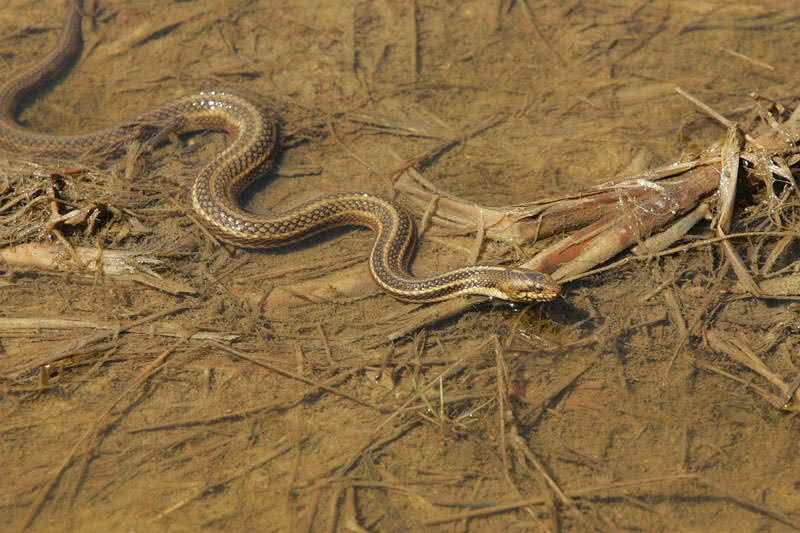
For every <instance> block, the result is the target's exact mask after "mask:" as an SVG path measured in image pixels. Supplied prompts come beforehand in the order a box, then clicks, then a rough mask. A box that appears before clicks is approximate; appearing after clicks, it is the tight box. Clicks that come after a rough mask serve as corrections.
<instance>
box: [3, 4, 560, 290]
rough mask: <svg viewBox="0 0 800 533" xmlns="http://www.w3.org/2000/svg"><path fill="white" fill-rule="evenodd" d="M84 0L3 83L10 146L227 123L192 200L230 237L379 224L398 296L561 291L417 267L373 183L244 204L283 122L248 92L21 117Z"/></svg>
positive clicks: (523, 278)
mask: <svg viewBox="0 0 800 533" xmlns="http://www.w3.org/2000/svg"><path fill="white" fill-rule="evenodd" d="M81 9H82V0H71V1H70V5H69V13H68V15H67V18H66V21H65V23H64V30H63V32H62V34H61V38H60V40H59V43H58V45H57V46H56V47H55V48H54V49H53V50H52V51H51V52H50V53H49V54H48V55H47V56H46V57H45V58H44V59H42V61H41V62H39V63H37V64H36V65H34V66H33V67H31V68H29V69H27V70H25V71H23V72H20V73H18V74H16V75H13V76H11V77H10V78H9V79H8V80H7V81H6V82H5V83H4V84H3V85H2V86H0V150H1V151H4V152H6V153H12V154H17V155H21V156H26V157H37V156H38V157H51V158H60V159H77V158H79V157H84V156H86V155H87V154H88V155H98V156H99V155H101V154H108V153H109V152H115V151H118V150H120V149H122V148H123V147H124V146H125V144H126V143H128V142H130V141H132V140H138V141H153V140H154V139H156V138H160V137H161V136H162V135H163V134H164V133H165V132H176V133H182V132H188V131H196V130H220V131H225V132H227V133H228V134H230V136H231V138H232V141H231V143H230V144H229V145H228V147H227V148H226V149H225V150H223V151H222V152H221V153H219V154H218V155H217V156H216V157H214V159H213V160H212V161H210V162H209V163H208V164H207V165H206V166H205V167H203V169H202V170H201V171H200V173H199V174H198V175H197V177H196V179H195V181H194V183H193V185H192V188H191V202H192V207H193V209H194V210H195V211H196V213H197V214H198V216H199V218H200V219H201V221H202V222H203V223H204V225H206V226H207V227H208V228H209V230H210V231H211V232H212V233H213V234H214V235H215V236H216V237H217V238H219V239H220V240H222V241H224V242H227V243H230V244H233V245H236V246H241V247H245V248H270V247H277V246H283V245H285V244H289V243H292V242H296V241H299V240H302V239H305V238H306V237H308V236H310V235H313V234H316V233H318V232H320V231H323V230H326V229H328V228H332V227H336V226H342V225H360V226H367V227H370V228H372V229H373V230H374V231H375V232H376V234H377V235H376V238H375V244H374V246H373V248H372V252H371V253H370V259H369V265H370V271H371V273H372V275H373V277H374V278H375V280H376V281H377V283H378V285H380V287H381V288H382V289H383V290H385V291H386V292H388V293H389V294H391V295H392V296H394V297H396V298H398V299H401V300H405V301H413V302H432V301H439V300H445V299H448V298H452V297H455V296H458V295H466V294H480V295H485V296H490V297H496V298H502V299H505V300H512V301H519V302H530V301H544V300H551V299H553V298H555V297H556V296H558V294H559V285H558V284H557V283H556V282H555V281H553V280H552V279H551V278H550V277H549V276H547V275H546V274H541V273H538V272H533V271H530V270H525V269H519V268H511V267H503V266H471V267H464V268H460V269H457V270H454V271H451V272H448V273H445V274H441V275H439V276H434V277H429V278H416V277H413V276H411V275H410V274H409V273H408V260H409V256H410V255H411V252H412V251H413V249H414V246H415V240H416V229H415V226H414V219H413V218H412V217H411V216H410V215H409V214H408V213H407V212H406V211H405V209H403V208H402V207H401V206H399V205H398V204H397V203H395V202H393V201H391V200H388V199H385V198H383V197H380V196H376V195H373V194H369V193H363V192H352V193H342V194H335V195H331V196H326V197H323V198H319V199H316V200H312V201H310V202H307V203H305V204H302V205H300V206H297V207H295V208H293V209H291V210H289V211H287V212H285V213H282V214H279V215H276V216H271V217H267V216H260V215H253V214H251V213H248V212H246V211H244V210H243V209H241V207H239V204H238V202H237V200H238V197H239V194H240V193H241V192H242V191H243V190H244V189H245V188H246V187H247V186H248V185H250V184H251V183H252V182H253V181H254V180H255V179H257V178H259V177H260V176H262V175H263V174H264V173H265V172H266V171H267V170H268V169H269V167H270V164H271V162H272V156H273V152H274V149H275V144H276V138H277V131H276V127H275V121H274V118H273V116H272V115H271V113H269V112H268V111H266V110H264V109H262V108H261V107H259V106H258V105H256V104H254V103H253V102H252V101H251V100H249V99H248V98H245V97H243V96H241V95H238V94H236V93H234V92H228V91H206V92H200V93H197V94H194V95H191V96H187V97H184V98H179V99H176V100H174V101H172V102H170V103H167V104H165V105H162V106H160V107H157V108H155V109H153V110H150V111H148V112H146V113H143V114H141V115H139V116H138V117H136V118H135V119H134V120H132V121H129V122H125V123H122V124H119V125H116V126H113V127H110V128H108V129H104V130H100V131H96V132H92V133H89V134H84V135H48V134H43V133H38V132H32V131H30V130H28V129H26V128H23V127H22V126H20V125H19V124H18V123H17V122H16V119H15V116H16V111H17V106H18V104H19V101H20V99H21V98H22V96H23V95H24V94H25V93H26V92H29V91H31V90H32V89H34V88H35V87H38V86H40V85H42V84H43V83H45V82H47V81H50V80H52V79H53V78H54V77H55V76H56V74H58V73H59V72H60V71H61V70H63V69H64V68H66V67H67V65H69V64H70V62H71V61H72V60H73V59H74V58H75V56H76V55H77V54H78V52H79V51H80V48H81Z"/></svg>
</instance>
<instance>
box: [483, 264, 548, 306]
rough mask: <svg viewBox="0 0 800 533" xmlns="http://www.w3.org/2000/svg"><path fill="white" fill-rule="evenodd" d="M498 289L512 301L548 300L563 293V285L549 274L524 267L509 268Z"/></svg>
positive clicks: (505, 297)
mask: <svg viewBox="0 0 800 533" xmlns="http://www.w3.org/2000/svg"><path fill="white" fill-rule="evenodd" d="M497 289H499V291H500V292H501V293H503V295H504V296H503V298H504V299H506V300H509V301H512V302H522V303H527V302H547V301H550V300H553V299H555V298H557V297H558V296H559V295H560V294H561V286H560V285H559V284H558V283H557V282H556V281H555V280H554V279H553V278H551V277H550V276H548V275H547V274H543V273H541V272H535V271H533V270H527V269H524V268H509V269H507V270H506V275H505V276H504V279H503V280H502V282H498V284H497Z"/></svg>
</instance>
